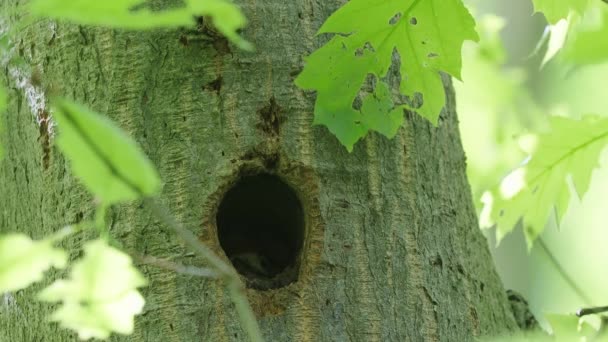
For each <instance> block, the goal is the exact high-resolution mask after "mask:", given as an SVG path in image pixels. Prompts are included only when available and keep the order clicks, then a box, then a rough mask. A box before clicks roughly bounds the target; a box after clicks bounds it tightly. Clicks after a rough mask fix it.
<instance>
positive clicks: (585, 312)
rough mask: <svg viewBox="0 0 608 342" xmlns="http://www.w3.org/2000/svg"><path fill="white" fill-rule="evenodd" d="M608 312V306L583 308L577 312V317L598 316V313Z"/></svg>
mask: <svg viewBox="0 0 608 342" xmlns="http://www.w3.org/2000/svg"><path fill="white" fill-rule="evenodd" d="M606 311H608V306H597V307H594V308H582V309H579V310H578V311H576V315H577V316H578V317H583V316H586V315H594V314H598V313H603V312H606Z"/></svg>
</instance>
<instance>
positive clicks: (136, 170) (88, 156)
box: [53, 99, 160, 204]
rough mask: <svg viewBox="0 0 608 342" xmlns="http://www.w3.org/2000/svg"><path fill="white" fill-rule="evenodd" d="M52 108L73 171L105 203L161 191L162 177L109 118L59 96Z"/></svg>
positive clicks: (132, 198)
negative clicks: (160, 177)
mask: <svg viewBox="0 0 608 342" xmlns="http://www.w3.org/2000/svg"><path fill="white" fill-rule="evenodd" d="M53 109H54V112H53V117H54V118H55V120H57V123H58V126H59V130H60V134H59V137H58V138H57V144H58V145H59V148H60V149H61V151H62V152H63V153H64V154H65V155H66V156H67V158H68V159H69V160H70V161H71V163H72V170H73V171H74V174H76V176H78V177H80V179H81V180H82V181H83V183H84V184H85V185H86V186H87V187H88V188H89V190H90V191H91V192H92V193H93V194H94V195H95V196H98V197H99V198H100V199H101V200H102V201H103V202H104V203H105V204H113V203H117V202H123V201H129V200H134V199H137V198H140V197H143V196H148V195H154V194H156V193H157V192H158V191H159V189H160V179H159V177H158V174H157V172H156V169H155V168H154V166H153V165H152V163H151V162H150V161H149V160H148V158H147V157H146V156H145V155H144V154H143V152H142V151H141V150H140V149H139V147H138V146H137V143H136V142H135V141H133V139H131V138H130V137H129V136H127V135H126V134H125V133H124V132H123V131H121V130H120V129H119V128H118V127H116V126H115V125H114V123H112V122H111V121H110V120H109V119H108V118H106V117H103V116H101V115H99V114H97V113H94V112H92V111H90V110H88V109H87V108H85V107H83V106H81V105H78V104H75V103H72V102H70V101H67V100H63V99H57V100H56V101H55V103H54V107H53Z"/></svg>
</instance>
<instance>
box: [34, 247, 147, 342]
mask: <svg viewBox="0 0 608 342" xmlns="http://www.w3.org/2000/svg"><path fill="white" fill-rule="evenodd" d="M84 250H85V256H84V258H82V259H81V260H79V261H78V262H77V263H75V264H74V267H73V269H72V271H71V273H70V279H68V280H57V281H56V282H54V283H53V284H51V285H50V286H49V287H47V288H46V289H44V290H43V291H42V292H40V294H39V298H40V299H41V300H44V301H49V302H62V305H61V307H60V308H59V309H57V311H55V312H54V313H53V315H52V317H51V319H52V320H54V321H58V322H60V324H61V325H62V326H63V327H66V328H69V329H73V330H76V331H77V332H78V335H79V337H80V338H81V339H89V338H91V337H95V338H100V339H105V338H107V337H109V336H110V334H111V333H112V332H117V333H120V334H131V333H132V332H133V325H134V324H133V323H134V316H135V315H136V314H139V313H140V312H141V311H142V309H143V306H144V303H145V302H144V299H143V297H142V296H141V294H139V292H138V291H137V288H138V287H141V286H145V285H146V283H147V282H146V279H145V278H144V277H143V276H142V275H141V274H140V273H139V271H138V270H137V269H136V268H135V267H133V265H132V263H131V258H130V257H129V256H128V255H126V254H124V253H123V252H121V251H119V250H117V249H114V248H112V247H110V246H108V245H107V243H106V242H105V241H103V240H101V239H100V240H95V241H91V242H88V243H87V244H86V245H85V247H84Z"/></svg>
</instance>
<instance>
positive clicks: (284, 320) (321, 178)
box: [0, 0, 515, 341]
mask: <svg viewBox="0 0 608 342" xmlns="http://www.w3.org/2000/svg"><path fill="white" fill-rule="evenodd" d="M341 3H342V1H339V0H331V1H294V2H289V1H287V2H285V1H278V0H276V1H275V0H273V1H270V2H258V3H256V2H254V1H243V2H241V6H242V8H243V10H244V12H245V15H246V16H247V18H248V19H249V25H248V27H247V29H246V30H245V31H244V32H243V35H244V36H245V37H246V38H247V39H248V40H250V41H251V42H253V43H254V44H255V46H256V52H254V53H249V52H244V51H240V50H238V49H237V48H235V47H234V46H232V45H230V44H228V43H227V42H226V41H225V40H224V39H223V38H221V37H218V36H217V35H215V34H213V32H211V31H208V30H207V31H204V30H203V31H202V32H200V33H196V34H193V33H189V32H186V31H185V30H181V31H180V30H163V31H160V30H159V31H154V32H123V31H116V30H108V29H102V28H91V27H82V26H76V25H68V24H64V23H55V22H49V21H42V22H38V23H36V24H33V25H30V26H28V27H26V28H25V29H24V30H22V31H21V32H19V33H18V34H17V38H18V39H17V40H16V43H17V45H16V48H15V50H14V53H16V54H18V55H20V56H21V57H22V58H23V59H24V60H25V61H26V62H27V64H28V65H29V68H28V67H24V66H22V65H20V66H14V65H8V66H7V65H4V66H3V72H2V74H1V77H2V81H3V82H7V83H8V85H9V110H8V111H7V112H6V113H5V114H3V115H2V122H1V125H2V126H3V127H4V133H3V139H2V145H3V147H4V149H5V158H4V160H3V161H2V162H0V193H1V194H2V195H1V197H0V208H1V209H0V233H6V232H10V231H20V232H24V233H27V234H29V235H30V236H32V237H34V238H40V237H43V236H45V235H47V234H49V233H50V232H53V231H55V230H57V229H59V228H60V227H61V226H63V225H65V224H69V223H74V222H77V221H79V220H82V219H87V218H90V217H91V215H92V213H93V210H94V199H93V198H92V197H91V195H89V194H88V193H87V191H86V190H85V189H84V188H83V187H82V186H81V185H80V183H79V182H78V180H77V179H75V178H74V176H73V175H72V174H71V173H70V168H69V163H67V162H66V161H65V160H64V158H63V157H62V156H61V155H60V153H59V151H58V150H57V148H56V147H55V144H54V142H55V139H54V137H55V131H56V130H60V129H61V128H60V127H55V126H54V124H53V121H52V113H50V114H51V116H50V119H49V120H50V121H46V120H47V119H46V118H47V116H48V114H47V113H48V112H49V109H48V108H47V103H48V101H47V100H48V98H47V97H48V94H49V93H50V92H51V91H52V92H56V93H59V94H61V95H63V96H67V97H70V98H73V99H75V100H76V101H79V102H82V103H84V104H86V105H88V106H89V107H91V108H92V109H94V110H96V111H98V112H101V113H105V114H107V115H108V116H109V117H110V118H112V119H113V120H115V121H116V122H117V123H118V124H119V125H120V126H121V127H122V128H123V129H125V130H126V131H127V132H129V134H131V136H133V137H134V138H135V139H136V140H137V141H138V142H139V143H140V144H141V145H142V147H143V149H144V150H145V152H146V153H147V155H148V156H149V157H150V159H151V160H152V161H153V163H154V164H155V165H156V166H157V168H158V170H159V172H160V174H161V177H162V179H163V181H164V187H163V191H162V195H161V197H162V201H163V202H164V203H166V204H167V205H168V206H169V207H170V208H171V210H172V212H173V213H174V214H175V215H176V217H177V219H178V220H179V221H180V222H182V223H183V225H184V226H185V227H187V228H188V229H189V230H191V231H192V232H194V233H195V234H197V235H198V236H199V237H200V239H201V241H203V242H205V243H207V244H209V245H210V246H211V247H212V248H213V249H214V250H215V251H216V252H217V253H218V254H219V255H221V256H222V258H224V259H225V260H226V261H228V260H229V259H228V258H229V257H230V256H231V255H234V254H237V253H239V252H242V251H244V250H247V249H250V248H254V247H255V246H253V245H260V244H261V245H264V244H265V247H263V248H267V249H268V248H269V249H273V248H274V252H269V253H270V254H269V255H268V257H269V258H271V259H272V258H273V257H275V258H278V259H280V260H279V261H271V262H274V265H275V266H277V267H278V270H276V271H275V272H273V274H275V273H277V272H278V273H281V272H282V273H281V274H280V275H281V277H283V278H282V279H281V281H279V282H271V281H267V279H266V278H264V277H263V276H260V277H258V276H256V275H247V274H246V273H245V271H242V270H239V271H240V272H241V273H243V274H245V276H244V279H245V280H246V281H247V283H248V284H249V288H248V290H247V296H248V297H249V300H250V302H251V305H252V307H253V309H254V311H255V313H256V315H257V317H258V321H259V324H260V326H261V329H262V332H263V334H264V336H265V338H266V339H267V340H268V341H421V340H428V341H438V340H441V341H466V340H472V339H473V338H474V337H475V336H480V335H486V334H497V333H501V332H505V331H508V330H512V329H514V328H515V322H514V319H513V316H512V314H511V312H510V310H509V306H508V301H507V297H506V295H505V292H504V290H503V288H502V285H501V284H500V281H499V279H498V276H497V274H496V272H495V270H494V268H493V264H492V259H491V257H490V254H489V252H488V248H487V245H486V241H485V240H484V238H483V237H482V234H481V233H480V232H479V230H478V228H477V220H476V217H475V211H474V207H473V205H472V200H471V195H470V192H469V186H468V183H467V179H466V176H465V156H464V153H463V150H462V146H461V143H460V137H459V133H458V125H457V119H456V113H455V110H454V108H455V105H454V94H453V89H452V86H451V83H450V81H449V80H448V79H447V78H446V79H445V82H444V83H445V85H446V87H445V89H446V93H447V105H446V108H445V110H444V112H443V113H442V115H441V118H440V122H439V126H438V127H436V128H435V127H433V126H432V125H431V124H429V123H428V122H427V121H425V120H424V119H422V118H420V117H419V116H417V115H416V114H412V113H407V114H406V122H407V123H406V125H405V127H402V128H401V129H400V130H399V133H398V135H397V136H396V137H395V138H394V139H392V140H388V139H386V138H384V137H382V136H379V135H376V134H372V135H370V136H368V137H367V138H366V139H365V140H363V141H361V142H359V143H358V144H357V145H356V146H355V149H354V152H353V153H350V154H349V153H347V152H346V150H345V148H344V147H342V146H341V145H340V144H339V143H338V141H337V139H336V138H335V137H333V136H332V135H331V134H330V133H329V132H328V131H327V129H325V128H324V127H318V126H313V125H312V119H313V114H312V112H313V105H314V94H310V93H307V92H303V91H302V90H299V89H297V88H296V87H295V86H294V85H293V80H294V78H295V76H296V75H297V74H298V73H299V71H300V70H301V68H302V66H303V59H302V57H303V56H304V55H307V54H309V53H311V52H312V51H313V49H314V48H315V47H316V46H318V44H319V41H318V39H317V38H315V37H314V34H315V32H316V30H317V28H318V27H319V26H320V25H321V24H322V22H323V21H324V20H325V19H326V18H327V17H328V16H329V15H330V14H331V13H332V12H333V11H334V10H335V9H336V8H337V7H338V6H339V5H340V4H341ZM16 6H18V5H17V4H15V3H13V2H12V1H9V0H5V1H0V12H3V13H9V12H8V11H9V10H14V9H15V8H16ZM5 10H6V11H7V12H5ZM17 13H19V11H17ZM0 24H2V23H1V22H0ZM2 25H4V26H5V27H2V28H0V29H5V28H6V27H7V25H8V26H9V27H10V25H14V22H11V21H7V22H4V23H3V24H2ZM259 174H266V175H274V176H277V177H278V178H273V177H272V176H259V177H256V176H255V175H259ZM235 184H240V185H243V186H244V189H245V190H242V191H240V192H239V190H234V191H231V190H230V189H232V187H233V186H234V185H235ZM247 184H249V185H247ZM240 185H239V186H240ZM290 189H293V191H294V193H295V196H294V195H292V194H291V193H290V192H289V191H290ZM231 193H232V195H230V196H232V197H233V199H232V200H228V198H229V197H230V196H228V195H229V194H231ZM225 195H226V201H224V202H222V200H223V198H224V196H225ZM239 196H240V197H239ZM281 196H283V197H281ZM298 202H299V203H298ZM220 203H226V204H225V205H224V204H222V205H220ZM264 203H266V204H264ZM277 217H279V218H277ZM253 220H257V221H256V223H255V224H254V222H253ZM249 221H251V225H248V223H249ZM108 222H109V224H110V225H111V228H110V231H111V233H112V234H113V236H114V237H115V238H116V239H117V240H119V241H120V242H121V243H122V244H123V245H124V246H125V248H126V250H128V251H134V252H137V253H140V254H145V255H153V256H156V257H162V258H167V259H170V260H173V261H176V262H180V263H185V264H193V265H198V266H204V265H205V263H204V261H203V260H201V259H200V258H198V257H196V256H193V255H192V254H190V253H189V251H188V250H186V249H185V248H184V247H183V246H182V245H181V243H180V241H179V240H178V239H177V237H176V236H174V235H171V234H170V233H168V232H167V231H166V230H165V229H164V227H163V225H162V224H161V223H160V222H159V221H158V220H157V219H155V218H154V215H152V213H151V212H150V211H149V210H148V209H147V208H146V207H142V206H140V203H135V204H131V205H124V206H120V207H116V208H114V209H113V210H112V212H111V217H109V218H108ZM221 222H227V223H225V225H226V227H225V228H223V227H222V224H223V223H221ZM242 225H247V227H241V226H242ZM275 226H276V227H275ZM278 226H281V227H278ZM218 227H219V228H218ZM218 230H219V232H218ZM252 230H255V233H254V234H249V232H251V231H252ZM239 233H242V234H239ZM222 234H223V235H222ZM222 236H224V237H222ZM90 237H93V234H92V233H83V234H80V235H77V236H75V237H72V238H69V239H67V240H66V241H65V242H64V243H63V245H64V247H66V248H72V250H74V251H75V252H74V254H73V257H74V258H76V257H78V253H77V252H76V251H77V248H78V247H79V246H80V245H81V244H82V242H83V241H85V239H87V238H90ZM243 239H244V240H243ZM273 239H274V240H273ZM273 246H274V247H273ZM277 246H282V247H277ZM260 248H262V247H260ZM279 249H281V251H278V250H279ZM235 265H236V263H235ZM139 268H140V269H141V270H142V272H144V273H145V275H146V276H147V278H148V279H149V280H150V282H149V286H147V287H146V288H143V295H144V297H145V298H146V300H147V303H146V306H145V309H144V313H143V314H142V315H141V316H138V318H137V323H136V330H135V333H134V334H133V335H132V336H129V337H122V336H116V335H115V336H114V337H113V340H124V341H243V340H245V339H246V336H245V334H244V332H243V330H242V329H241V326H240V324H239V321H238V318H237V315H236V313H235V309H234V307H233V305H232V303H231V301H230V298H229V297H228V296H227V292H226V290H225V287H224V285H223V284H222V282H221V281H217V280H208V279H204V278H193V277H190V276H185V275H181V274H176V273H172V272H169V271H166V270H164V269H159V268H155V267H153V266H146V265H141V266H140V267H139ZM62 274H63V272H55V273H52V275H53V276H54V277H55V276H59V275H62ZM48 283H49V282H48V281H45V282H43V283H41V284H37V285H35V286H33V287H32V288H30V289H28V290H25V291H21V292H18V293H14V294H4V298H3V302H2V303H0V317H1V318H0V340H1V341H73V340H75V335H74V334H73V333H71V332H69V331H67V330H64V329H61V328H59V327H57V325H56V324H53V323H49V322H48V321H47V315H48V314H49V313H50V312H52V309H53V308H52V307H50V306H49V305H47V304H46V303H41V302H38V301H36V299H35V297H34V296H35V293H36V291H37V290H39V289H40V288H41V287H42V286H44V285H46V284H48Z"/></svg>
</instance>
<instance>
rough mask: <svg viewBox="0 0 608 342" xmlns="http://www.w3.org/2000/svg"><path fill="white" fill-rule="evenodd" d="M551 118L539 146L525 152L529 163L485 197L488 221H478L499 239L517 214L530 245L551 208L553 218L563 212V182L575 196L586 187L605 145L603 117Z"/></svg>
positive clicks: (566, 195)
mask: <svg viewBox="0 0 608 342" xmlns="http://www.w3.org/2000/svg"><path fill="white" fill-rule="evenodd" d="M550 121H551V131H550V132H548V133H545V134H541V135H539V136H538V142H537V144H538V146H537V147H535V148H534V151H530V157H529V161H528V160H526V161H525V162H524V165H522V166H521V167H519V168H517V169H516V170H514V171H513V172H512V173H511V174H509V176H507V177H506V178H505V179H504V180H503V181H502V183H501V185H500V187H498V188H494V189H492V194H491V196H488V199H487V203H485V204H486V207H485V208H484V210H487V211H488V216H489V217H490V220H491V221H490V222H482V224H485V225H486V226H492V225H494V224H496V225H497V234H498V239H499V240H500V239H501V238H502V236H504V235H505V234H507V233H508V232H510V231H511V230H512V229H513V228H514V227H515V225H516V224H517V222H518V221H519V219H520V218H522V221H523V222H522V224H523V226H524V233H525V235H526V238H527V241H528V246H529V247H532V242H533V241H534V239H535V238H536V237H537V236H538V235H539V234H540V233H541V232H542V230H543V228H544V227H545V224H546V222H547V220H548V219H549V215H550V214H551V213H552V212H553V208H555V209H556V211H555V213H556V214H557V216H558V217H562V216H563V215H564V214H565V212H566V209H567V208H568V205H569V204H570V195H571V190H570V189H569V187H568V180H571V181H572V183H573V185H574V188H575V189H576V191H577V193H578V195H579V196H583V195H584V194H585V193H586V192H587V190H588V189H589V183H590V181H591V173H592V171H593V169H594V168H595V167H596V166H597V165H598V160H599V157H600V153H601V152H602V150H604V148H605V147H606V145H607V144H608V119H605V118H598V117H595V116H586V117H584V118H583V119H582V120H572V119H568V118H561V117H552V118H551V120H550ZM484 216H485V215H482V219H483V218H484Z"/></svg>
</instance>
